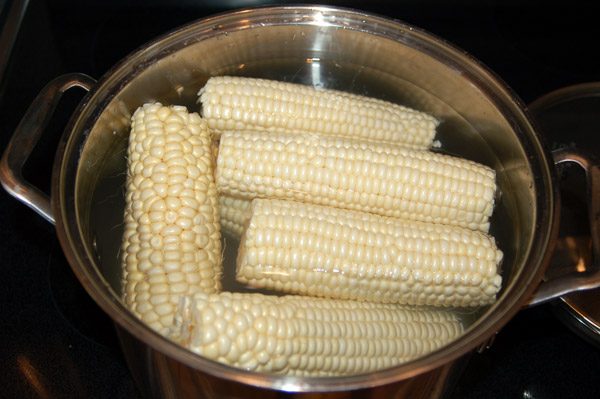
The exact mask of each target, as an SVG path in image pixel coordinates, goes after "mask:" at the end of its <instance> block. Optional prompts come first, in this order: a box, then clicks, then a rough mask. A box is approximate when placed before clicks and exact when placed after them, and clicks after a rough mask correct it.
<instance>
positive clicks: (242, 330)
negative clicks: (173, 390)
mask: <svg viewBox="0 0 600 399" xmlns="http://www.w3.org/2000/svg"><path fill="white" fill-rule="evenodd" d="M248 308H251V309H252V311H248ZM275 310H276V311H275ZM207 314H208V316H207ZM226 315H229V317H230V319H229V320H227V319H226ZM239 319H243V320H245V322H244V323H239V322H237V320H239ZM207 320H208V321H207ZM246 323H247V324H246ZM248 326H254V327H253V328H250V329H249V328H248ZM207 331H208V332H207ZM250 331H251V333H250V334H249V332H250ZM462 331H463V326H462V324H461V322H460V321H459V320H458V319H457V317H456V316H455V315H454V314H453V313H451V312H447V311H444V310H434V309H427V308H408V307H403V306H400V305H389V304H376V303H367V302H357V301H346V300H330V299H320V298H311V297H302V296H293V295H290V296H282V297H277V296H267V295H262V294H247V293H229V292H223V293H220V294H212V295H207V294H202V293H200V294H195V295H193V296H188V297H185V298H183V299H182V301H181V302H180V305H179V309H178V313H177V316H176V318H175V327H174V328H173V329H172V330H171V334H170V336H171V338H173V339H174V340H175V341H176V342H178V343H180V344H181V345H183V346H185V347H187V348H189V349H190V350H192V351H194V352H196V353H198V354H200V355H202V356H205V357H208V358H210V359H213V360H216V361H219V362H222V363H225V364H228V365H230V366H234V367H238V368H241V369H245V370H251V371H257V372H265V373H277V374H286V375H311V376H334V375H350V374H359V373H366V372H371V371H375V370H379V369H384V368H388V367H391V366H394V365H398V364H401V363H404V362H407V361H409V360H412V359H415V358H418V357H420V356H424V355H426V354H428V353H429V352H431V351H434V350H436V349H438V348H440V347H442V346H443V345H445V344H447V343H449V342H450V341H452V340H453V339H455V338H456V337H458V336H459V335H460V334H461V333H462ZM215 337H219V338H218V342H215ZM221 337H225V338H221ZM221 341H224V342H221Z"/></svg>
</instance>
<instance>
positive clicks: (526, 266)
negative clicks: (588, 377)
mask: <svg viewBox="0 0 600 399" xmlns="http://www.w3.org/2000/svg"><path fill="white" fill-rule="evenodd" d="M221 74H236V75H245V76H255V77H266V78H274V79H279V80H287V81H294V82H302V83H307V84H312V85H316V86H324V87H331V88H336V89H341V90H346V91H350V92H356V93H360V94H365V95H370V96H374V97H379V98H383V99H387V100H391V101H394V102H398V103H402V104H405V105H408V106H411V107H415V108H419V109H422V110H425V111H427V112H430V113H432V114H434V115H435V116H437V117H438V118H440V119H441V120H442V123H441V125H440V129H439V134H438V137H437V138H438V140H439V141H440V142H441V145H442V150H443V151H445V152H448V153H452V154H455V155H460V156H463V157H465V158H469V159H473V160H475V161H478V162H482V163H484V164H487V165H489V166H492V167H493V168H494V169H495V170H496V171H497V179H498V185H499V196H498V200H497V207H496V212H495V214H494V216H493V219H492V225H493V229H492V234H494V235H495V236H496V238H497V241H498V244H499V246H500V248H501V249H502V250H503V251H504V254H505V257H504V262H503V265H502V275H503V279H504V283H503V290H502V292H501V293H500V295H499V299H498V301H497V302H496V303H495V304H494V305H492V306H490V307H489V308H486V309H482V310H481V311H480V312H479V313H476V314H471V315H465V320H466V321H467V322H468V323H469V324H470V326H469V328H468V329H467V331H466V332H465V334H464V335H463V336H461V337H460V338H459V339H457V340H456V341H455V342H453V343H451V344H449V345H447V346H446V347H444V348H441V349H439V350H438V351H436V352H434V353H431V354H430V355H428V356H425V357H423V358H420V359H416V360H414V361H412V362H409V363H406V364H403V365H400V366H397V367H394V368H391V369H387V370H381V371H378V372H375V373H370V374H363V375H355V376H347V377H335V378H333V377H332V378H298V377H284V376H274V375H267V374H259V373H250V372H245V371H241V370H236V369H233V368H230V367H227V366H225V365H221V364H218V363H215V362H212V361H209V360H207V359H204V358H202V357H200V356H197V355H194V354H192V353H191V352H188V351H186V350H185V349H183V348H181V347H179V346H177V345H175V344H173V343H172V342H170V341H168V340H167V339H165V338H163V337H162V336H160V335H158V334H156V333H154V332H153V331H151V330H150V329H149V328H147V327H146V326H145V325H143V324H142V323H141V322H140V321H139V320H137V319H136V318H135V317H134V316H133V315H132V314H130V313H129V311H128V310H127V309H126V307H125V306H124V305H123V304H122V303H121V301H120V287H119V285H118V276H119V268H120V264H119V260H118V259H119V256H118V245H115V244H116V243H118V242H119V241H120V238H121V236H120V234H119V225H120V224H121V221H120V218H121V215H122V203H123V201H122V199H123V198H122V196H123V195H122V187H121V186H119V178H122V176H123V171H124V170H125V167H124V166H125V157H124V154H125V152H124V149H125V143H126V141H127V135H128V118H129V115H130V114H131V113H132V111H133V110H134V109H135V108H136V107H137V106H139V105H141V104H142V103H143V102H146V101H153V100H158V101H162V102H164V103H172V104H181V105H186V106H188V107H189V108H190V109H197V105H196V93H197V91H198V89H199V88H200V87H202V85H203V83H204V82H205V81H206V79H207V78H208V77H209V76H212V75H221ZM554 180H555V177H554V170H553V164H552V161H551V159H550V158H549V156H548V153H547V151H545V149H544V148H543V145H542V143H541V142H540V140H539V138H538V136H537V135H536V133H535V130H534V128H533V126H532V125H531V123H530V121H529V119H528V117H527V115H526V114H525V112H524V111H523V106H522V104H521V103H520V101H519V100H518V98H516V96H515V95H514V94H513V93H512V92H511V91H510V90H509V89H508V88H507V87H506V86H505V85H504V84H503V83H502V82H501V81H499V80H498V79H497V78H496V77H495V76H494V75H493V74H492V73H490V72H489V71H488V70H487V69H486V68H485V67H483V66H482V65H480V64H479V63H478V62H477V61H475V60H474V59H472V58H471V57H469V56H468V55H467V54H465V53H464V52H462V51H460V50H458V49H455V48H453V47H452V46H450V45H448V44H447V43H445V42H443V41H442V40H440V39H438V38H435V37H433V36H431V35H429V34H427V33H425V32H422V31H420V30H418V29H415V28H414V27H411V26H408V25H405V24H402V23H400V22H397V21H391V20H388V19H384V18H379V17H374V16H370V15H366V14H363V13H360V12H354V11H349V10H340V9H335V8H329V7H276V8H263V9H256V10H242V11H238V12H234V13H230V14H224V15H221V16H217V17H214V18H208V19H205V20H201V21H198V22H197V23H195V24H192V25H189V26H187V27H184V28H182V29H180V30H178V31H175V32H172V33H171V34H169V35H166V36H164V37H162V38H160V39H158V40H157V41H155V42H153V43H150V44H149V45H147V46H146V47H144V48H143V49H142V50H140V51H138V52H137V53H135V54H132V55H131V56H129V57H128V58H127V59H125V60H124V61H123V62H122V63H121V64H119V65H118V66H116V67H115V68H113V69H112V70H111V71H109V73H108V74H106V75H105V76H104V77H103V78H102V80H101V81H100V82H99V83H98V85H96V86H95V87H94V88H93V89H92V91H91V92H90V94H89V95H88V96H86V98H85V99H84V100H83V101H82V103H81V104H80V106H79V107H78V109H77V110H76V111H75V113H74V117H73V118H72V119H71V122H70V123H69V126H68V127H67V129H66V130H65V135H64V136H63V138H62V141H61V144H60V147H59V150H58V153H57V161H56V162H55V165H54V173H53V183H52V190H53V194H52V210H53V212H54V215H55V216H56V225H57V232H58V235H59V239H60V241H61V244H62V247H63V250H64V252H65V255H66V256H67V258H68V260H69V262H70V263H71V265H72V267H73V270H74V272H75V274H76V275H77V277H78V278H79V280H80V281H81V282H82V284H83V286H84V287H85V288H86V290H87V291H88V293H89V294H90V295H91V296H92V297H93V298H94V299H95V301H96V302H97V303H98V304H99V305H100V306H101V307H102V308H103V309H104V310H105V311H106V312H107V313H108V314H109V315H110V316H111V318H112V319H113V320H114V321H115V322H116V323H117V324H118V326H119V327H118V328H119V331H120V332H121V336H122V342H123V347H124V351H125V353H126V356H127V359H128V363H129V365H130V368H131V369H132V372H133V374H134V375H136V376H137V379H138V381H139V383H140V385H141V386H142V387H146V386H149V387H150V388H149V391H150V392H152V393H153V394H156V395H163V396H166V397H169V395H171V392H175V393H176V394H177V395H178V397H197V396H200V395H203V396H206V397H246V394H247V393H248V392H254V393H259V394H261V393H264V392H269V395H273V396H274V397H278V395H280V394H281V396H285V394H283V393H282V392H313V393H315V392H317V393H319V395H321V393H322V394H323V396H325V393H329V395H327V396H328V397H342V396H340V395H343V393H342V392H341V391H348V390H361V392H362V391H364V392H365V393H366V394H367V395H368V392H372V391H371V390H370V389H371V388H374V387H377V390H376V391H373V392H377V391H379V392H384V393H385V396H386V397H402V396H403V395H404V394H405V391H404V390H405V388H404V387H405V386H410V385H411V384H412V383H413V382H412V381H414V380H415V377H417V376H420V377H419V378H418V379H416V380H419V379H420V378H421V377H422V376H425V375H431V374H434V375H435V373H438V372H439V370H440V369H441V368H442V367H445V365H448V363H449V362H451V361H453V360H455V359H457V358H459V357H461V356H463V355H464V354H465V353H467V352H469V351H471V350H472V349H474V348H476V347H477V346H478V345H480V344H481V343H483V342H484V341H486V340H487V339H489V337H491V336H492V335H493V334H494V333H495V332H496V331H498V330H499V329H500V328H501V327H502V326H503V325H504V324H505V323H506V322H507V321H508V320H509V319H510V318H511V317H512V316H513V315H514V314H515V313H516V312H517V311H518V310H519V309H520V308H521V306H522V305H523V304H524V303H525V302H526V301H527V300H528V299H529V298H530V296H531V294H532V293H533V291H534V290H535V288H536V287H537V285H538V283H539V281H540V279H541V277H542V274H543V272H544V270H545V267H546V265H547V263H548V261H549V258H550V255H551V249H552V245H553V242H554V239H555V237H556V228H557V202H556V198H557V196H556V186H555V182H554ZM106 182H112V185H111V184H109V185H106ZM111 218H112V219H111ZM113 221H116V223H117V224H116V225H115V224H112V222H113ZM225 266H226V267H227V268H230V267H231V264H226V265H225ZM226 273H227V270H226ZM123 337H125V338H123ZM432 378H433V379H434V380H435V379H438V377H432ZM186 379H189V380H191V381H192V383H186ZM203 381H210V383H208V384H206V383H203ZM148 384H150V385H148ZM420 386H421V388H420V389H421V390H420V392H424V393H425V394H427V393H430V394H431V392H428V390H429V389H430V388H427V387H428V386H430V385H427V384H420ZM237 387H243V388H237ZM238 389H239V391H238ZM240 392H241V393H240ZM409 392H412V391H409ZM240 395H241V396H240ZM315 395H316V394H315ZM307 397H314V396H313V395H312V394H307ZM319 397H320V396H319Z"/></svg>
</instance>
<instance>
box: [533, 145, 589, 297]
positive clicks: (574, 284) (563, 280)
mask: <svg viewBox="0 0 600 399" xmlns="http://www.w3.org/2000/svg"><path fill="white" fill-rule="evenodd" d="M552 155H553V157H554V163H555V164H556V165H560V164H562V163H575V164H577V165H579V166H580V167H581V168H583V169H584V170H585V175H586V180H587V201H588V217H589V223H590V235H591V239H592V259H593V262H596V263H597V262H600V163H598V162H595V161H594V159H593V156H592V155H589V154H583V153H582V152H580V151H577V150H570V149H564V150H557V151H555V152H553V154H552ZM593 269H595V270H593V271H588V272H581V273H578V272H573V273H571V274H568V275H566V276H562V277H557V278H555V279H552V280H549V281H545V282H543V283H542V284H540V287H539V288H538V290H537V291H536V292H535V294H534V295H533V297H532V298H531V300H530V301H529V306H533V305H538V304H541V303H544V302H547V301H550V300H552V299H555V298H558V297H561V296H563V295H565V294H568V293H570V292H575V291H583V290H588V289H593V288H598V287H600V268H593Z"/></svg>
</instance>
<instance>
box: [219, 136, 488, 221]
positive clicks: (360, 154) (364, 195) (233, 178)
mask: <svg viewBox="0 0 600 399" xmlns="http://www.w3.org/2000/svg"><path fill="white" fill-rule="evenodd" d="M255 157H258V160H257V159H255ZM253 164H260V165H263V166H264V168H262V172H261V171H259V168H254V173H250V172H249V170H250V165H253ZM283 170H287V171H288V172H286V173H285V174H284V173H283V172H282V171H283ZM290 170H295V171H297V172H296V173H294V174H293V175H295V176H297V177H291V176H292V175H291V174H289V171H290ZM276 171H279V172H278V173H279V174H276ZM381 176H383V177H381ZM216 179H217V186H218V189H219V191H220V192H221V193H222V194H225V195H229V196H236V197H239V198H247V199H252V198H278V199H287V200H295V201H301V202H311V203H315V204H319V205H328V206H334V207H339V208H345V209H354V210H360V211H365V212H369V213H374V214H379V215H382V216H392V217H398V218H403V219H411V220H417V221H425V222H432V223H440V224H452V225H458V226H463V227H468V228H470V229H473V230H481V231H488V228H489V217H490V216H491V214H492V211H493V208H494V194H495V191H496V183H495V173H494V171H493V170H492V169H490V168H488V167H486V166H483V165H480V164H477V163H475V162H472V161H468V160H465V159H461V158H455V157H451V156H448V155H443V154H439V153H434V152H429V151H418V150H410V149H406V148H403V147H401V146H396V145H392V144H381V143H373V142H366V141H361V140H352V139H347V138H336V137H327V136H319V135H314V134H287V133H280V134H277V133H272V132H271V133H266V132H246V133H243V134H242V133H237V132H236V133H231V132H225V133H223V134H222V135H221V139H220V144H219V155H218V158H217V171H216ZM328 181H337V182H338V185H337V187H332V186H331V185H330V184H329V183H327V182H328ZM378 187H379V188H378ZM381 187H384V188H385V190H383V191H385V192H384V193H381V191H382V190H381V189H380V188H381ZM470 188H471V189H472V188H476V192H477V193H479V195H477V194H476V192H475V191H469V189H470Z"/></svg>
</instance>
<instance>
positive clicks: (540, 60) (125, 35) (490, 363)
mask: <svg viewBox="0 0 600 399" xmlns="http://www.w3.org/2000/svg"><path fill="white" fill-rule="evenodd" d="M23 3H27V2H26V1H25V2H23ZM28 3H29V4H28V5H27V8H26V13H25V14H24V17H23V19H22V22H21V24H20V27H19V29H17V30H16V31H15V32H16V33H17V32H18V34H17V35H16V41H15V42H14V46H13V47H12V53H11V56H10V58H9V59H8V62H7V63H6V64H4V65H3V67H2V69H3V70H4V77H3V79H2V84H1V86H0V116H1V121H2V123H1V124H0V149H1V150H3V149H4V147H5V146H6V144H7V143H8V140H9V138H10V136H11V134H12V132H13V131H14V129H15V127H16V125H17V124H18V122H19V120H20V118H21V117H22V115H23V114H24V112H25V110H26V109H27V107H28V106H29V104H30V103H31V101H32V100H33V98H34V97H35V95H36V94H37V93H38V92H39V90H40V89H41V88H42V87H43V85H44V84H45V83H47V82H48V81H50V80H51V79H52V78H54V77H56V76H58V75H60V74H63V73H67V72H83V73H86V74H89V75H90V76H92V77H94V78H99V77H100V76H102V74H104V73H105V72H106V71H107V70H108V69H109V68H110V67H111V66H112V65H113V64H115V63H117V62H118V61H119V60H120V59H121V58H122V57H124V56H125V55H127V54H128V53H130V52H131V51H133V50H134V49H136V48H137V47H139V46H141V45H142V44H144V43H145V42H147V41H148V40H150V39H153V38H154V37H156V36H158V35H160V34H162V33H164V32H166V31H168V30H170V29H173V28H176V27H178V26H180V25H182V24H185V23H188V22H191V21H193V20H196V19H198V18H201V17H203V16H206V15H210V14H213V13H215V12H220V11H226V10H228V9H231V8H234V7H242V6H253V5H259V4H268V3H269V2H259V1H251V0H227V1H210V0H208V1H166V0H164V1H161V0H151V1H145V2H143V5H141V3H142V2H136V1H116V0H107V1H100V0H96V1H86V2H75V1H66V0H63V1H60V0H54V1H50V0H46V1H44V0H31V1H29V2H28ZM82 3H85V4H86V5H85V6H83V5H82ZM280 3H281V2H280ZM513 3H516V2H508V3H507V2H502V1H491V0H483V1H478V2H475V1H473V2H469V1H466V0H463V1H460V2H453V4H452V5H450V4H446V3H445V2H441V1H435V0H428V1H419V2H416V1H408V0H406V1H401V2H395V1H391V0H390V1H371V2H369V3H368V4H367V3H364V4H361V2H358V1H354V2H353V1H332V2H329V4H330V5H338V6H346V7H353V8H360V9H363V10H365V11H370V12H374V13H378V14H382V15H386V16H389V17H393V18H397V19H401V20H403V21H405V22H408V23H410V24H412V25H415V26H418V27H421V28H423V29H425V30H428V31H429V32H432V33H434V34H436V35H438V36H440V37H443V38H445V39H447V40H448V41H450V42H452V43H454V44H455V45H457V46H459V47H461V48H463V49H465V50H466V51H468V52H469V53H471V54H472V55H474V56H475V57H477V58H478V59H480V60H481V61H483V63H485V64H487V65H488V66H489V67H490V68H491V69H492V70H494V71H495V72H496V73H497V74H498V76H500V77H501V78H502V79H503V80H505V81H506V82H507V83H508V85H509V86H511V87H512V88H513V89H514V90H515V92H516V93H517V94H518V95H519V96H520V97H521V98H522V99H523V101H524V102H525V103H529V102H531V101H533V100H534V99H536V98H537V97H539V96H541V95H543V94H545V93H547V92H550V91H552V90H555V89H558V88H560V87H563V86H568V85H572V84H576V83H582V82H588V81H600V61H599V60H598V57H597V54H596V53H597V51H595V50H596V49H597V39H598V38H599V37H600V28H599V25H598V24H597V21H596V20H595V19H594V18H595V16H596V15H598V11H600V8H593V7H592V6H586V7H584V6H581V5H577V4H574V3H573V2H569V3H568V5H563V6H550V5H548V3H547V2H533V3H532V2H529V4H528V5H527V6H517V5H516V4H513ZM19 4H21V2H18V1H10V0H7V1H0V23H2V25H0V27H3V28H6V27H7V26H9V25H12V26H14V22H16V21H15V20H14V15H15V14H11V13H10V10H11V7H13V6H15V5H19ZM11 22H12V23H11ZM17 25H18V24H17ZM5 30H6V29H4V30H3V34H4V32H5ZM0 42H1V43H4V38H3V39H2V41H0ZM0 61H2V60H0ZM4 61H6V59H5V60H4ZM82 95H83V93H82V92H80V93H77V92H75V93H71V92H69V93H68V94H67V95H66V97H65V98H64V100H63V101H62V103H61V104H60V105H59V107H58V109H57V114H56V117H55V118H54V120H53V121H52V123H51V125H50V127H49V130H50V132H48V134H46V135H45V136H44V138H43V140H42V141H41V142H40V144H39V145H38V147H37V149H36V151H35V152H34V154H33V156H32V159H31V160H30V162H29V163H28V164H27V165H26V169H25V171H24V173H25V176H26V177H27V178H28V179H30V180H31V181H33V182H34V183H35V184H36V185H38V186H40V187H42V188H45V189H46V190H48V187H49V179H50V165H51V164H52V159H53V152H54V146H55V143H56V142H57V139H58V136H59V135H60V133H61V130H62V128H63V127H64V125H65V123H66V121H67V120H68V118H69V116H70V114H71V112H72V110H73V109H74V107H75V105H76V104H77V102H78V101H79V100H80V99H81V97H82ZM546 139H547V142H548V145H549V147H550V148H552V147H556V146H558V145H560V144H561V143H564V142H569V141H570V140H571V139H570V137H568V132H565V136H564V137H546ZM598 140H599V139H598V138H597V137H587V138H584V141H586V142H584V143H581V145H583V146H585V147H586V148H588V149H589V150H592V151H595V152H597V151H598V149H600V142H599V141H598ZM578 144H579V143H578ZM574 198H575V208H576V209H581V208H582V207H581V206H580V205H581V204H579V203H577V201H576V198H577V196H574ZM580 213H581V212H577V211H574V212H570V213H569V214H568V215H567V217H573V218H577V217H580V216H581V215H579V214H580ZM583 214H585V213H583ZM0 248H1V252H0V255H1V257H0V259H2V261H1V266H0V270H1V271H2V276H3V281H4V284H3V288H2V290H0V320H2V328H0V342H2V345H0V371H1V372H0V387H2V388H1V389H0V397H6V398H76V397H85V398H111V399H116V398H129V399H134V398H138V397H140V396H139V393H138V391H137V389H136V387H135V385H134V382H133V380H132V378H131V376H130V374H129V372H128V369H127V366H126V364H125V361H124V358H123V357H122V355H121V352H120V349H119V347H118V342H117V338H116V335H115V332H114V328H113V325H112V322H111V321H110V319H109V318H108V317H107V316H106V315H105V314H104V313H103V312H102V311H101V310H100V309H99V308H98V307H97V306H96V305H95V303H94V302H93V301H92V300H91V299H90V298H89V297H88V295H87V294H86V293H85V291H84V290H83V288H82V287H81V286H80V284H79V283H78V281H77V280H76V278H75V277H74V275H73V273H72V272H71V269H70V267H69V265H68V263H67V261H66V260H65V258H64V256H63V254H62V250H61V248H60V245H59V243H58V240H57V238H56V235H55V232H54V229H53V226H51V225H49V224H48V223H47V222H45V221H44V220H43V219H42V218H40V217H39V216H38V215H36V214H35V213H33V212H32V211H30V210H29V209H28V208H26V207H25V206H23V205H21V204H20V203H18V202H17V201H16V200H14V199H12V198H11V197H9V195H8V194H7V193H6V192H4V191H2V190H0ZM599 369H600V349H599V348H598V347H597V346H595V345H594V344H592V343H591V342H588V341H586V340H585V339H583V338H581V337H580V336H579V335H578V334H576V333H574V332H572V331H571V330H569V328H567V327H566V326H565V325H564V324H562V323H561V321H560V320H559V318H558V317H557V312H555V305H552V304H548V305H542V306H539V307H537V308H532V309H526V310H523V311H522V312H520V313H519V314H518V315H517V316H516V317H515V318H514V319H513V320H512V321H511V322H510V323H509V324H508V325H507V326H506V328H504V329H503V330H502V331H501V332H500V333H499V334H498V335H497V336H496V339H495V341H494V343H493V344H492V345H491V347H490V348H489V349H487V350H485V351H483V353H481V354H474V355H473V356H472V357H471V359H470V361H469V363H468V364H467V366H466V368H465V370H464V373H463V374H462V376H461V378H460V379H459V380H458V382H457V384H456V387H455V389H454V391H453V393H452V395H451V397H452V398H488V397H489V398H499V397H506V398H539V399H544V398H567V397H576V398H598V397H600V380H599V379H598V377H597V375H598V374H597V370H599Z"/></svg>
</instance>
